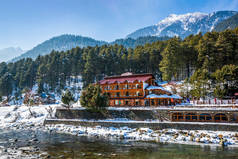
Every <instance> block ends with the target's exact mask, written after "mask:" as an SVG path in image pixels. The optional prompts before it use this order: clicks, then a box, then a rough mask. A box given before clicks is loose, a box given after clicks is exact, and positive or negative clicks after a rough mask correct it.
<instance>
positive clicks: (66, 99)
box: [61, 90, 75, 109]
mask: <svg viewBox="0 0 238 159" xmlns="http://www.w3.org/2000/svg"><path fill="white" fill-rule="evenodd" d="M61 101H62V102H63V103H64V104H65V105H66V106H65V107H66V108H68V109H69V108H70V107H71V106H72V105H73V103H75V100H74V97H73V94H72V93H71V92H70V91H69V90H66V92H65V93H64V94H63V95H62V98H61Z"/></svg>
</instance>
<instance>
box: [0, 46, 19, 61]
mask: <svg viewBox="0 0 238 159" xmlns="http://www.w3.org/2000/svg"><path fill="white" fill-rule="evenodd" d="M23 52H24V50H22V49H21V48H20V47H8V48H3V49H0V57H1V58H0V62H4V61H8V60H11V59H12V58H14V57H17V56H19V55H21V54H22V53H23Z"/></svg>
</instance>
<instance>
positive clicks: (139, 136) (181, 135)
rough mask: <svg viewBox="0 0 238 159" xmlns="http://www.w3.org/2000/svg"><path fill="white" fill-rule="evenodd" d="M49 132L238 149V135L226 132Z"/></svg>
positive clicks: (78, 129)
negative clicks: (222, 146)
mask: <svg viewBox="0 0 238 159" xmlns="http://www.w3.org/2000/svg"><path fill="white" fill-rule="evenodd" d="M46 129H47V130H49V131H56V132H59V133H68V134H72V135H77V136H94V137H105V138H110V139H115V140H116V139H125V140H133V141H154V142H163V143H179V144H206V145H215V146H219V145H222V144H223V145H225V146H228V145H229V146H230V147H238V133H235V132H226V131H197V130H195V131H194V130H192V131H188V130H176V129H163V130H155V131H154V130H152V129H149V128H134V129H132V128H129V127H121V128H115V127H109V128H106V127H101V126H96V127H82V126H72V125H62V124H58V125H47V126H46Z"/></svg>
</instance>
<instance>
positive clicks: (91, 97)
mask: <svg viewBox="0 0 238 159" xmlns="http://www.w3.org/2000/svg"><path fill="white" fill-rule="evenodd" d="M80 103H81V105H82V106H83V107H86V108H87V109H90V110H95V111H100V110H103V109H104V108H105V107H107V106H108V96H107V95H105V94H102V93H101V88H100V86H99V85H96V86H95V85H92V84H91V85H89V86H88V87H87V88H86V89H85V90H83V92H82V95H81V97H80Z"/></svg>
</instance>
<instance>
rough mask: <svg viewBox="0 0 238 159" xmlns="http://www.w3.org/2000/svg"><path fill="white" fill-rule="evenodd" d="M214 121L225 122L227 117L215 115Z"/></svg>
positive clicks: (220, 114)
mask: <svg viewBox="0 0 238 159" xmlns="http://www.w3.org/2000/svg"><path fill="white" fill-rule="evenodd" d="M215 120H216V121H227V117H226V115H225V114H222V113H219V114H216V115H215Z"/></svg>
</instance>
